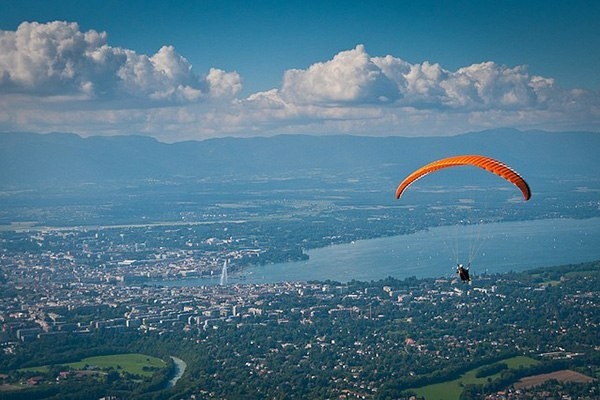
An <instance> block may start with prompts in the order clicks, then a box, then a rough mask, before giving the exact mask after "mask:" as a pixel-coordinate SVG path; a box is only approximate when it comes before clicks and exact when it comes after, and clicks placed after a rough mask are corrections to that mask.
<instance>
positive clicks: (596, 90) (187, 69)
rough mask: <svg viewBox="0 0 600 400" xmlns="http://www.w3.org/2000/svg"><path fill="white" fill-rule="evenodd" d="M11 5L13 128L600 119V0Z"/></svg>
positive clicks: (566, 125)
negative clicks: (599, 0) (599, 22)
mask: <svg viewBox="0 0 600 400" xmlns="http://www.w3.org/2000/svg"><path fill="white" fill-rule="evenodd" d="M0 8H1V9H2V12H1V13H0V35H1V36H0V47H1V48H0V106H1V107H0V131H35V132H50V131H66V132H75V133H79V134H81V135H84V136H86V135H97V134H103V135H111V134H129V133H136V134H145V135H150V136H154V137H157V138H159V139H160V140H165V141H178V140H186V139H205V138H209V137H220V136H229V135H233V136H250V135H273V134H280V133H308V134H337V133H348V134H358V135H403V136H420V135H449V134H458V133H462V132H466V131H473V130H480V129H487V128H494V127H505V126H509V127H515V128H520V129H546V130H592V131H600V73H599V72H598V71H600V67H599V65H600V51H598V49H600V24H598V22H597V21H599V20H600V2H596V1H591V0H590V1H570V2H566V1H552V0H550V1H418V2H415V1H412V2H408V1H378V2H365V1H352V0H346V1H309V0H304V1H295V0H294V1H139V0H136V1H86V2H79V1H51V2H49V1H31V0H14V1H5V0H0ZM24 22H25V24H24ZM2 110H4V111H2Z"/></svg>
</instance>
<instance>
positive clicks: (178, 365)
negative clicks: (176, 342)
mask: <svg viewBox="0 0 600 400" xmlns="http://www.w3.org/2000/svg"><path fill="white" fill-rule="evenodd" d="M171 359H172V360H173V363H175V370H174V371H173V376H172V377H171V379H169V381H168V382H167V384H166V387H167V388H172V387H173V386H175V385H176V384H177V381H178V380H179V379H181V377H182V376H183V373H184V372H185V369H186V368H187V364H186V363H185V361H183V360H182V359H181V358H177V357H173V356H171Z"/></svg>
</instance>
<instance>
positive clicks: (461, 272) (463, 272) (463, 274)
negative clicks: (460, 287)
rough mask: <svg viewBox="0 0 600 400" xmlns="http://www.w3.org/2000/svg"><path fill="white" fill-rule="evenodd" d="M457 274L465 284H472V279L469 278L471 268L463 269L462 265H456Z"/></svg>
mask: <svg viewBox="0 0 600 400" xmlns="http://www.w3.org/2000/svg"><path fill="white" fill-rule="evenodd" d="M456 273H457V274H458V276H459V277H460V280H461V281H463V282H471V277H470V276H469V266H467V267H466V268H465V267H463V265H462V264H457V265H456Z"/></svg>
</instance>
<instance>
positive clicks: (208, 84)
mask: <svg viewBox="0 0 600 400" xmlns="http://www.w3.org/2000/svg"><path fill="white" fill-rule="evenodd" d="M240 82H241V81H240V78H239V76H238V74H237V73H235V72H230V73H225V72H222V73H220V74H214V73H212V72H211V74H209V76H208V79H201V78H199V77H198V76H197V75H196V74H194V72H193V71H192V65H191V64H190V63H189V62H188V61H187V60H186V59H185V58H184V57H183V56H182V55H180V54H179V53H177V51H176V50H175V49H174V48H173V46H163V47H162V48H160V49H159V50H158V51H157V52H156V54H154V55H152V56H147V55H144V54H137V53H136V52H134V51H132V50H129V49H123V48H119V47H111V46H109V45H108V43H107V35H106V33H104V32H102V33H98V32H96V31H94V30H90V31H88V32H81V31H80V30H79V25H78V24H77V23H67V22H61V21H55V22H50V23H46V24H40V23H37V22H23V23H22V24H20V25H19V27H18V28H17V30H16V31H15V32H12V31H0V90H2V91H3V92H11V93H25V94H29V95H37V96H53V95H58V96H61V95H72V96H85V97H88V98H109V99H110V98H116V97H119V98H121V99H122V98H127V97H131V98H137V99H147V100H151V101H152V100H159V101H174V102H179V103H181V102H184V103H185V102H193V101H197V100H200V99H202V98H203V97H208V96H212V97H220V96H232V95H234V94H236V93H237V92H238V91H239V90H240ZM228 85H229V86H228ZM212 89H214V91H212V92H211V90H212Z"/></svg>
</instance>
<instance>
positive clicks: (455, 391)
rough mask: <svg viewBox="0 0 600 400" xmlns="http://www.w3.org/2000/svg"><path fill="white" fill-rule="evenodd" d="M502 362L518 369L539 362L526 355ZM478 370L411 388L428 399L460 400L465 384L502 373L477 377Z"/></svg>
mask: <svg viewBox="0 0 600 400" xmlns="http://www.w3.org/2000/svg"><path fill="white" fill-rule="evenodd" d="M500 362H503V363H506V364H507V365H508V368H510V369H517V368H519V367H520V366H523V367H528V366H530V365H534V364H537V363H538V361H536V360H534V359H532V358H529V357H524V356H518V357H512V358H507V359H505V360H502V361H500ZM480 368H481V367H480ZM478 370H479V368H475V369H472V370H470V371H467V372H466V373H465V374H463V375H461V376H460V377H459V378H458V379H455V380H452V381H447V382H443V383H436V384H434V385H428V386H423V387H421V388H415V389H410V390H411V391H413V392H415V393H416V394H417V395H418V396H421V397H424V398H425V399H426V400H458V398H459V397H460V394H461V392H462V390H463V386H466V385H469V384H483V383H486V382H487V380H488V378H491V379H494V378H496V377H498V376H499V375H500V374H499V373H498V374H495V375H491V376H486V377H483V378H476V377H475V375H476V374H477V371H478Z"/></svg>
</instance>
